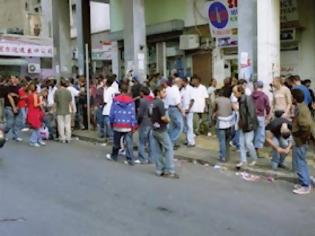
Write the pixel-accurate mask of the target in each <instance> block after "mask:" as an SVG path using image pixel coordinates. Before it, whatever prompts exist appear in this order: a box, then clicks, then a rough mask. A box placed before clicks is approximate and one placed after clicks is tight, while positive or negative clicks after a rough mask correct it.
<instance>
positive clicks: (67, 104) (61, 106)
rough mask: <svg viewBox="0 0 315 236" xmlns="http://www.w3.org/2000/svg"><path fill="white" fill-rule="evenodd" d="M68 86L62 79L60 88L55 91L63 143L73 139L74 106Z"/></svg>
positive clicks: (60, 137)
mask: <svg viewBox="0 0 315 236" xmlns="http://www.w3.org/2000/svg"><path fill="white" fill-rule="evenodd" d="M66 87H67V83H66V81H64V79H62V80H61V82H60V88H59V89H58V90H57V91H56V92H55V96H54V102H55V110H56V115H57V124H58V133H59V140H60V142H61V143H70V141H71V111H73V109H74V108H73V107H72V96H71V92H70V91H69V90H68V89H67V88H66ZM65 131H66V133H65Z"/></svg>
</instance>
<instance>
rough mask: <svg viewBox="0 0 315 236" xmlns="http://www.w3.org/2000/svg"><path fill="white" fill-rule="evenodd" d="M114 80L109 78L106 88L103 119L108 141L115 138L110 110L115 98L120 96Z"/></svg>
mask: <svg viewBox="0 0 315 236" xmlns="http://www.w3.org/2000/svg"><path fill="white" fill-rule="evenodd" d="M113 83H114V80H113V78H108V79H107V81H106V87H105V88H104V108H103V117H104V133H105V137H107V138H108V139H112V138H113V131H112V127H111V125H110V121H109V114H110V109H111V106H112V103H113V99H114V97H115V96H116V95H117V94H118V91H117V90H116V88H115V87H114V86H113Z"/></svg>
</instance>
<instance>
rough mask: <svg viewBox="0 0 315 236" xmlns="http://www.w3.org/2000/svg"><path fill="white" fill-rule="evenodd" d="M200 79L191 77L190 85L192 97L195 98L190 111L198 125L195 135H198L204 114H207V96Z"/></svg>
mask: <svg viewBox="0 0 315 236" xmlns="http://www.w3.org/2000/svg"><path fill="white" fill-rule="evenodd" d="M200 82H201V81H200V78H199V77H198V76H193V78H192V85H193V97H194V98H195V102H194V105H193V107H192V111H193V112H194V113H195V114H197V116H198V117H197V118H198V124H197V129H196V134H199V133H200V128H201V124H202V122H203V115H204V113H207V112H208V98H209V94H208V91H207V88H206V86H204V85H202V84H201V83H200Z"/></svg>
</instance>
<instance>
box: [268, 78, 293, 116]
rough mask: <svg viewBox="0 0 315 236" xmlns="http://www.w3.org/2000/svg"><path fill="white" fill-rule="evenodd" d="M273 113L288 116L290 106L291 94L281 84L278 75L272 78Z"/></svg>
mask: <svg viewBox="0 0 315 236" xmlns="http://www.w3.org/2000/svg"><path fill="white" fill-rule="evenodd" d="M272 85H273V106H272V111H273V113H274V114H275V113H278V114H280V113H281V115H282V116H283V117H285V118H290V116H291V114H290V112H291V107H292V95H291V92H290V89H289V88H287V87H286V86H284V85H283V83H282V80H281V78H280V77H276V78H274V79H273V83H272Z"/></svg>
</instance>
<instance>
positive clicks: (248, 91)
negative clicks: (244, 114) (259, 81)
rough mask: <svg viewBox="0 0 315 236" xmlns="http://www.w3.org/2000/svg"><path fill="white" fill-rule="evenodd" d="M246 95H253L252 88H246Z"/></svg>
mask: <svg viewBox="0 0 315 236" xmlns="http://www.w3.org/2000/svg"><path fill="white" fill-rule="evenodd" d="M245 95H247V96H251V95H252V90H250V88H247V87H246V88H245Z"/></svg>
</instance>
